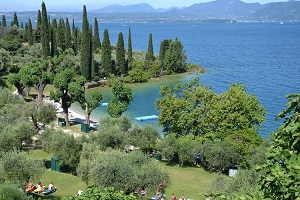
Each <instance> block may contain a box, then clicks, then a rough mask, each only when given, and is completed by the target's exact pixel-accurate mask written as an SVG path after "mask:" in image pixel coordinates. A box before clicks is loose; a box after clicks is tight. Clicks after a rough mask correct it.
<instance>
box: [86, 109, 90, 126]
mask: <svg viewBox="0 0 300 200" xmlns="http://www.w3.org/2000/svg"><path fill="white" fill-rule="evenodd" d="M90 117H91V114H90V113H89V111H88V106H87V105H85V123H86V124H87V125H89V126H90Z"/></svg>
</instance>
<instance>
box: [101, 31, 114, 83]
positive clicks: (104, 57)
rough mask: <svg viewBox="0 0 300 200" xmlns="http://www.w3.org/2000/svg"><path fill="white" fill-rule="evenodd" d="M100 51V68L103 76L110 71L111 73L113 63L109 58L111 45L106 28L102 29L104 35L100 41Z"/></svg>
mask: <svg viewBox="0 0 300 200" xmlns="http://www.w3.org/2000/svg"><path fill="white" fill-rule="evenodd" d="M101 49H102V51H101V61H102V68H103V71H104V76H106V77H107V76H108V75H109V74H110V73H113V71H114V70H113V65H112V59H111V45H110V40H109V33H108V30H107V29H105V30H104V36H103V41H102V48H101Z"/></svg>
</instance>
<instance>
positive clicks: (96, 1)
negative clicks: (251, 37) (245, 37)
mask: <svg viewBox="0 0 300 200" xmlns="http://www.w3.org/2000/svg"><path fill="white" fill-rule="evenodd" d="M44 1H45V3H46V4H47V7H48V9H49V10H66V9H69V10H70V11H71V10H74V9H79V8H80V7H81V6H82V5H83V4H86V5H87V6H88V8H90V9H97V8H101V7H103V6H107V5H111V4H136V3H149V4H151V5H152V6H154V7H156V8H168V7H174V6H176V7H182V6H188V5H191V4H194V3H200V2H208V1H211V0H44ZM244 1H245V2H252V3H253V2H260V3H268V2H273V1H280V0H244ZM282 1H284V0H282ZM40 4H41V0H0V11H20V10H36V9H37V8H39V7H40Z"/></svg>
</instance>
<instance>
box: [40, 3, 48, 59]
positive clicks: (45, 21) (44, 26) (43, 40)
mask: <svg viewBox="0 0 300 200" xmlns="http://www.w3.org/2000/svg"><path fill="white" fill-rule="evenodd" d="M49 38H50V37H49V22H48V15H47V9H46V5H45V3H44V2H43V3H42V28H41V43H42V51H43V56H44V57H48V56H50V42H49Z"/></svg>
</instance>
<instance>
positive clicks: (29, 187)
mask: <svg viewBox="0 0 300 200" xmlns="http://www.w3.org/2000/svg"><path fill="white" fill-rule="evenodd" d="M35 189H36V187H35V185H33V184H32V183H28V184H27V185H26V186H25V192H33V191H34V190H35Z"/></svg>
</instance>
